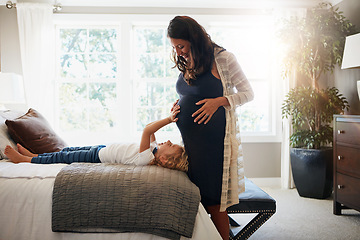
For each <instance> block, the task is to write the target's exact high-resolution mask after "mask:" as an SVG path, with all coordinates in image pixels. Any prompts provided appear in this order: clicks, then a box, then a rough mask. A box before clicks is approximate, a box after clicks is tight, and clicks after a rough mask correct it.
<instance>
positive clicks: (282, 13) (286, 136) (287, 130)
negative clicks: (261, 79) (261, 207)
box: [276, 9, 306, 189]
mask: <svg viewBox="0 0 360 240" xmlns="http://www.w3.org/2000/svg"><path fill="white" fill-rule="evenodd" d="M305 14H306V9H278V10H277V12H276V16H277V18H278V21H279V26H278V27H281V21H282V20H284V19H286V18H290V17H291V16H297V17H300V18H301V17H304V16H305ZM295 86H296V74H293V75H292V76H289V78H288V79H285V80H283V82H282V89H283V96H284V97H285V94H287V93H288V92H289V90H290V89H291V88H293V87H295ZM283 99H284V98H283ZM291 132H292V129H291V121H290V120H289V119H283V120H282V142H281V187H282V188H285V189H289V188H294V187H295V185H294V180H293V178H292V172H291V163H290V135H291Z"/></svg>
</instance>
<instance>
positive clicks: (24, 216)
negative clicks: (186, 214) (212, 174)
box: [0, 110, 221, 240]
mask: <svg viewBox="0 0 360 240" xmlns="http://www.w3.org/2000/svg"><path fill="white" fill-rule="evenodd" d="M29 112H30V114H29ZM29 112H27V113H26V114H25V115H23V114H22V113H19V112H11V111H0V151H3V148H4V146H6V145H8V144H10V145H13V146H14V141H13V138H14V137H13V138H11V137H10V135H9V132H10V131H14V129H13V128H15V131H17V133H16V134H17V136H15V138H17V139H16V142H20V143H22V144H28V143H27V142H26V141H30V145H26V147H28V148H30V149H32V150H34V149H36V148H37V147H43V146H44V144H45V143H39V142H37V143H36V144H35V145H31V143H32V142H34V139H35V140H36V139H37V140H38V139H43V138H45V140H46V141H47V142H46V144H48V143H49V142H51V144H50V145H49V146H50V147H53V148H61V145H62V144H64V142H63V141H61V140H59V139H56V138H57V136H56V134H55V133H54V132H53V131H52V130H51V129H50V128H49V126H48V124H47V123H46V121H45V120H44V119H43V118H42V117H41V115H39V113H37V112H36V111H35V110H32V111H29ZM24 116H25V118H24ZM34 118H35V123H32V124H35V125H36V124H40V125H41V127H40V128H39V126H35V127H34V125H31V126H32V127H31V128H30V130H29V129H24V126H22V125H24V123H26V124H25V125H28V124H29V121H33V120H34ZM5 119H8V120H14V121H15V125H16V126H15V127H14V125H11V124H8V125H5V123H4V122H5ZM24 119H25V120H24ZM39 119H40V120H39ZM18 121H19V122H20V124H19V122H18ZM44 122H45V125H44ZM13 123H14V122H13ZM19 125H20V126H19ZM44 126H45V127H44ZM10 128H11V129H10ZM16 128H18V129H16ZM34 129H35V130H36V132H35V133H33V132H28V131H34ZM42 131H45V132H46V134H45V135H43V136H46V137H40V138H39V136H33V137H34V139H31V138H30V140H29V135H36V134H37V133H38V132H42ZM49 132H50V133H49ZM25 137H26V138H27V139H25ZM51 138H53V139H52V140H51ZM49 139H50V140H49ZM54 139H55V140H54ZM0 157H1V158H3V157H4V156H3V154H2V156H0ZM68 167H69V165H66V164H49V165H40V164H31V163H20V164H14V163H12V162H9V161H8V160H7V159H1V160H0V203H1V204H0V239H1V240H12V239H26V240H38V239H47V240H52V239H54V240H61V239H67V240H68V239H70V240H71V239H77V240H81V239H86V240H92V239H104V240H107V239H109V240H112V239H117V240H119V239H120V240H121V239H144V240H147V239H148V240H155V239H166V238H164V237H161V236H159V235H158V234H156V235H155V234H149V233H145V232H141V231H139V232H122V233H118V232H114V233H109V232H106V233H105V232H98V233H93V232H89V233H79V232H61V231H60V232H53V230H52V227H53V226H52V220H53V219H52V208H53V190H54V184H55V181H56V178H57V177H58V175H60V174H59V173H62V172H63V171H64V169H66V168H68ZM154 167H155V166H154ZM170 171H175V170H170ZM129 214H134V212H129ZM137 214H138V215H140V216H141V213H137ZM194 216H195V224H194V226H193V232H192V236H191V237H184V236H181V238H180V239H199V240H200V239H209V240H212V239H214V240H215V239H221V237H220V235H219V234H218V232H217V230H216V228H215V226H214V225H213V223H212V221H211V219H210V218H209V216H208V214H207V213H206V211H205V209H204V207H203V206H202V205H201V204H199V205H198V208H197V212H196V213H194ZM135 228H136V227H135Z"/></svg>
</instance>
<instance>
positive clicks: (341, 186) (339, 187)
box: [337, 184, 345, 189]
mask: <svg viewBox="0 0 360 240" xmlns="http://www.w3.org/2000/svg"><path fill="white" fill-rule="evenodd" d="M337 187H338V189H344V188H345V186H344V185H340V184H339V185H338V186H337Z"/></svg>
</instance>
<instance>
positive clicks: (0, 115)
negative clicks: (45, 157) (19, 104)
mask: <svg viewBox="0 0 360 240" xmlns="http://www.w3.org/2000/svg"><path fill="white" fill-rule="evenodd" d="M21 115H23V113H22V112H18V111H10V110H4V111H3V110H0V159H4V158H7V157H6V156H5V154H4V149H5V147H6V145H10V146H12V147H14V148H15V149H17V147H16V143H15V142H14V141H13V140H12V139H11V137H10V135H9V133H8V130H7V126H6V124H5V120H6V119H15V118H17V117H20V116H21Z"/></svg>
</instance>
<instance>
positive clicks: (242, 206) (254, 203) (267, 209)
mask: <svg viewBox="0 0 360 240" xmlns="http://www.w3.org/2000/svg"><path fill="white" fill-rule="evenodd" d="M275 211H276V201H275V200H274V199H273V198H272V197H270V196H269V194H267V193H266V192H264V191H263V190H262V189H260V188H259V187H258V186H256V185H255V184H254V183H253V182H252V181H250V180H249V179H247V178H245V192H243V193H241V194H239V203H238V204H236V205H233V206H231V207H229V208H228V209H227V212H228V214H229V220H230V225H231V226H232V227H237V226H240V225H239V224H238V223H237V222H236V221H235V220H234V219H233V218H232V217H231V215H232V214H241V213H257V214H256V216H255V217H254V218H253V219H252V220H251V221H250V222H249V223H248V224H247V225H246V226H244V227H242V228H241V230H240V231H239V232H238V233H237V234H236V235H234V233H233V232H232V231H230V239H231V240H239V239H248V238H249V237H250V236H251V235H252V234H253V233H254V232H255V231H256V230H257V229H258V228H259V227H261V225H263V224H264V223H265V222H266V221H267V220H268V219H269V218H270V217H271V216H272V215H273V214H274V213H275Z"/></svg>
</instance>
